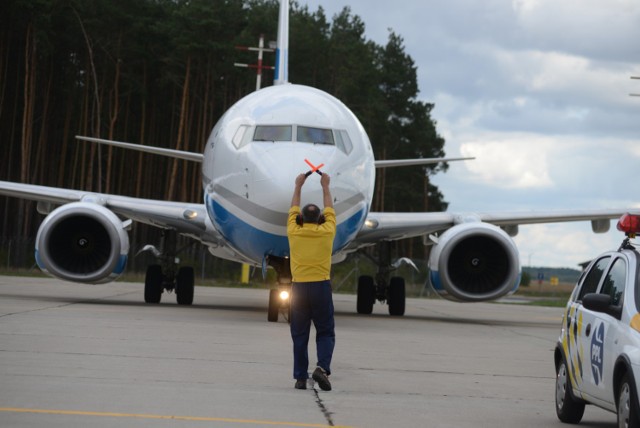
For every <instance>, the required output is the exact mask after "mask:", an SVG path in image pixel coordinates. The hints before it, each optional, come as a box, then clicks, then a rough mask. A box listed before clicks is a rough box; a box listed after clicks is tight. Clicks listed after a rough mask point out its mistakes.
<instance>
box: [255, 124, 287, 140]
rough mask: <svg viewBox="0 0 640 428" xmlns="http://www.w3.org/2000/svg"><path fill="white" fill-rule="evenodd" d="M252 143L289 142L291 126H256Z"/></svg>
mask: <svg viewBox="0 0 640 428" xmlns="http://www.w3.org/2000/svg"><path fill="white" fill-rule="evenodd" d="M253 141H291V125H258V126H256V132H255V133H254V134H253Z"/></svg>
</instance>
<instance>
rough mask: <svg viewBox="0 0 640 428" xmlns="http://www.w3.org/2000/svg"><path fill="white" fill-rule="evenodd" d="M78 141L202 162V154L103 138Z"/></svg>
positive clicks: (85, 138) (81, 138)
mask: <svg viewBox="0 0 640 428" xmlns="http://www.w3.org/2000/svg"><path fill="white" fill-rule="evenodd" d="M76 139H77V140H81V141H89V142H91V143H98V144H105V145H107V146H113V147H120V148H123V149H129V150H137V151H139V152H145V153H153V154H154V155H161V156H168V157H172V158H176V159H184V160H188V161H192V162H202V159H203V158H204V155H203V154H202V153H194V152H187V151H184V150H173V149H165V148H162V147H154V146H143V145H142V144H131V143H125V142H122V141H113V140H105V139H103V138H94V137H83V136H81V135H76Z"/></svg>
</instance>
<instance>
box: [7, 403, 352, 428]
mask: <svg viewBox="0 0 640 428" xmlns="http://www.w3.org/2000/svg"><path fill="white" fill-rule="evenodd" d="M0 412H6V413H39V414H45V415H74V416H102V417H111V418H141V419H172V420H177V421H198V422H225V423H233V424H248V425H280V426H290V427H312V428H328V427H329V425H321V424H305V423H299V422H276V421H259V420H254V419H233V418H211V417H200V416H171V415H147V414H136V413H111V412H84V411H80V410H47V409H22V408H14V407H0ZM334 428H336V427H334ZM338 428H351V427H347V426H339V427H338Z"/></svg>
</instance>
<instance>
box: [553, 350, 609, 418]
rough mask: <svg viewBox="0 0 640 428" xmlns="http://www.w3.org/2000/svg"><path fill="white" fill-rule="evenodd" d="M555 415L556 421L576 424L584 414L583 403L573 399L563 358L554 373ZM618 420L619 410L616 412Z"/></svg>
mask: <svg viewBox="0 0 640 428" xmlns="http://www.w3.org/2000/svg"><path fill="white" fill-rule="evenodd" d="M556 414H557V415H558V419H560V420H561V421H562V422H565V423H568V424H577V423H578V422H580V420H581V419H582V415H583V414H584V403H583V402H580V401H576V400H575V399H574V398H573V393H572V389H571V379H570V378H569V370H568V368H567V363H566V361H565V360H564V357H563V358H562V360H561V361H560V364H559V365H558V370H557V371H556ZM618 418H620V410H618Z"/></svg>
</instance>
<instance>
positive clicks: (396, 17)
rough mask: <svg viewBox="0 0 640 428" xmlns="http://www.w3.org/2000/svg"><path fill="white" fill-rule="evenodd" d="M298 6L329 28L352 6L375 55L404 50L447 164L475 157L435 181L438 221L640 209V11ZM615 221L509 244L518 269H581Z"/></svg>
mask: <svg viewBox="0 0 640 428" xmlns="http://www.w3.org/2000/svg"><path fill="white" fill-rule="evenodd" d="M298 2H299V4H301V5H305V4H306V5H308V7H309V10H310V11H315V10H317V9H318V6H320V5H321V6H322V8H323V9H324V11H325V14H326V15H327V17H328V18H329V20H331V18H332V17H333V16H334V15H335V14H336V13H339V12H340V11H341V10H342V9H343V8H344V7H345V6H348V7H350V8H351V13H352V14H353V15H358V16H359V17H360V18H361V19H362V21H363V22H364V24H365V26H366V33H365V37H366V38H367V39H369V40H373V41H374V42H376V43H377V44H379V45H385V44H386V42H387V40H388V36H389V31H390V30H392V31H393V32H395V33H396V34H398V35H400V36H401V37H402V38H403V40H404V46H405V52H406V53H407V54H408V55H410V56H411V57H412V59H413V61H414V62H415V65H416V67H417V76H418V85H419V89H420V94H419V96H418V99H419V100H421V101H426V102H430V103H433V104H435V108H434V110H433V112H432V117H433V119H434V120H436V122H437V130H438V132H439V133H440V135H442V136H443V137H444V138H445V140H446V143H445V147H444V148H445V153H446V155H447V156H474V157H475V158H476V159H475V160H472V161H466V162H451V163H449V170H448V171H447V172H446V173H439V174H437V175H434V176H433V177H431V181H432V182H433V183H434V184H435V185H437V186H438V187H439V189H440V190H441V192H442V193H443V195H444V198H445V200H446V201H448V202H449V209H448V211H451V212H489V211H500V212H511V211H519V212H521V211H549V210H562V209H599V208H621V209H627V208H630V209H631V208H636V209H638V208H640V97H634V96H630V94H632V93H635V94H640V80H637V79H632V78H631V77H632V76H640V1H638V0H606V1H604V0H561V1H558V0H429V1H425V0H401V1H397V2H390V1H382V0H298ZM291 60H292V61H294V60H295V59H293V58H291ZM369 137H370V139H372V140H374V139H375V135H370V136H369ZM616 223H617V221H615V220H614V221H612V222H611V228H610V231H609V232H607V233H605V234H594V233H592V232H591V224H590V222H578V223H556V224H545V225H529V226H520V228H519V234H518V235H517V236H516V237H515V238H514V239H515V242H516V244H517V246H518V248H519V250H520V260H521V263H522V265H524V266H544V267H571V268H578V264H579V263H582V262H585V261H588V260H590V259H592V258H593V257H596V256H597V255H598V254H600V253H602V252H604V251H608V250H615V249H617V248H618V247H619V245H620V243H621V242H622V239H623V238H624V235H623V234H622V233H621V232H619V231H618V230H617V229H616ZM637 241H640V239H639V240H637Z"/></svg>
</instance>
